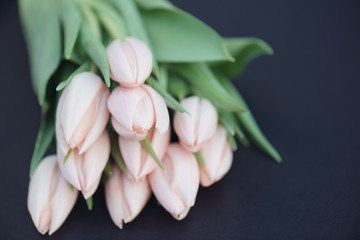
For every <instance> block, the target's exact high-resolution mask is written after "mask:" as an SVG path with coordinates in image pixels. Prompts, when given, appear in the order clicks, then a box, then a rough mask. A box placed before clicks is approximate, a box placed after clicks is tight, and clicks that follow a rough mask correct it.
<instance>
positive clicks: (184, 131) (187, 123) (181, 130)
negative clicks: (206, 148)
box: [174, 96, 218, 152]
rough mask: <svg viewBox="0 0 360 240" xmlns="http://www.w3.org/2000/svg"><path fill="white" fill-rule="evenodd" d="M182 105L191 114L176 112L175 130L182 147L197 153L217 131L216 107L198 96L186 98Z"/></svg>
mask: <svg viewBox="0 0 360 240" xmlns="http://www.w3.org/2000/svg"><path fill="white" fill-rule="evenodd" d="M181 105H182V106H183V107H184V108H185V109H186V110H187V111H188V112H189V113H190V115H191V116H189V115H188V114H187V113H182V112H176V113H175V115H174V130H175V132H176V134H177V136H178V137H179V140H180V143H181V145H182V146H183V147H184V148H185V149H186V150H188V151H190V152H197V151H199V150H200V148H201V147H202V146H203V144H204V142H206V141H207V140H208V139H209V138H210V137H211V136H212V135H213V134H214V133H215V130H216V126H217V122H218V115H217V111H216V109H215V107H214V106H213V105H212V104H211V103H210V102H209V101H208V100H207V99H204V98H202V99H200V98H199V97H197V96H192V97H188V98H185V99H183V100H182V101H181Z"/></svg>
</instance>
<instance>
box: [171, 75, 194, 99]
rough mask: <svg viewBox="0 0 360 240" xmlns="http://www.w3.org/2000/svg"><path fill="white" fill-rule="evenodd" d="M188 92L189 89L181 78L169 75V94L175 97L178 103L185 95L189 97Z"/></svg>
mask: <svg viewBox="0 0 360 240" xmlns="http://www.w3.org/2000/svg"><path fill="white" fill-rule="evenodd" d="M190 92H191V89H190V88H189V86H188V83H187V82H186V81H185V80H184V79H183V78H181V77H180V76H179V75H177V74H174V73H170V74H169V93H170V94H171V95H173V96H175V97H176V98H177V99H178V100H179V101H181V100H183V99H184V98H185V97H186V96H187V95H189V94H190Z"/></svg>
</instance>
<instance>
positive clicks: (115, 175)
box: [105, 166, 151, 229]
mask: <svg viewBox="0 0 360 240" xmlns="http://www.w3.org/2000/svg"><path fill="white" fill-rule="evenodd" d="M150 196H151V190H150V186H149V183H148V180H147V179H146V178H145V179H144V180H142V181H138V182H133V181H131V180H130V179H129V178H128V177H127V176H126V175H125V174H124V173H122V172H121V170H120V169H119V168H118V167H117V166H113V169H112V174H111V177H110V179H109V180H108V181H107V182H106V184H105V199H106V206H107V208H108V211H109V213H110V216H111V218H112V220H113V222H114V223H115V225H116V226H118V227H119V228H120V229H122V227H123V222H124V223H129V222H131V221H132V220H134V219H135V218H136V217H137V215H139V213H140V212H141V210H142V209H143V208H144V206H145V204H146V203H147V201H148V200H149V198H150Z"/></svg>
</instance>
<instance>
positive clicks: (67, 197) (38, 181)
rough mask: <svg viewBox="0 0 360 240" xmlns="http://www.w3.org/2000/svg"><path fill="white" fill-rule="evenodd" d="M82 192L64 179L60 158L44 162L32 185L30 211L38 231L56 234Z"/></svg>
mask: <svg viewBox="0 0 360 240" xmlns="http://www.w3.org/2000/svg"><path fill="white" fill-rule="evenodd" d="M77 196H78V191H77V190H76V189H73V190H72V189H71V187H70V184H69V183H68V182H66V180H65V178H64V177H63V176H62V175H61V172H60V170H59V166H58V164H57V162H56V155H52V156H48V157H46V158H44V159H43V160H42V161H41V162H40V164H39V166H38V167H37V168H36V170H35V172H34V175H33V177H32V179H31V180H30V184H29V193H28V199H27V204H28V210H29V212H30V215H31V218H32V220H33V222H34V225H35V226H36V228H37V229H38V231H39V232H40V233H42V234H45V233H46V232H48V231H49V235H51V234H53V233H54V232H55V231H56V230H58V228H59V227H60V226H61V225H62V224H63V222H64V221H65V219H66V218H67V216H68V215H69V214H70V212H71V209H72V208H73V207H74V205H75V202H76V199H77Z"/></svg>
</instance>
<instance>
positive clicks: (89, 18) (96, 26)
mask: <svg viewBox="0 0 360 240" xmlns="http://www.w3.org/2000/svg"><path fill="white" fill-rule="evenodd" d="M80 3H81V4H80V7H81V12H82V13H83V16H84V20H85V22H86V24H87V25H88V27H89V29H90V30H91V31H92V32H93V34H94V35H95V36H96V37H97V38H98V39H99V40H100V41H101V40H102V35H101V27H100V23H99V21H98V19H97V17H96V15H95V13H94V12H93V11H92V9H91V8H90V6H89V4H88V2H86V1H80Z"/></svg>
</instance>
